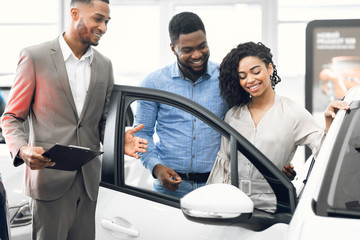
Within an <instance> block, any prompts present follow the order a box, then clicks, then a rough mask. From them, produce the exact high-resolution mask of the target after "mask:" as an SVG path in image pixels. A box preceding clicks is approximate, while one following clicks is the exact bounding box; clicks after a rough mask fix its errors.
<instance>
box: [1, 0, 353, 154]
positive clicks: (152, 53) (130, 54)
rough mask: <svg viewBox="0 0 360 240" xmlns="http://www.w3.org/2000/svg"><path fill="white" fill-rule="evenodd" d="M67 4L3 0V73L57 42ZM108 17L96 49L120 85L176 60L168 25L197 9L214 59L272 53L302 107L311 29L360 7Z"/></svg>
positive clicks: (158, 3) (234, 7) (141, 2)
mask: <svg viewBox="0 0 360 240" xmlns="http://www.w3.org/2000/svg"><path fill="white" fill-rule="evenodd" d="M69 5H70V0H32V1H29V0H12V1H6V0H1V8H0V16H1V17H0V32H1V33H2V34H1V38H0V53H1V55H2V56H5V57H2V58H0V75H7V74H13V73H14V72H15V70H16V65H17V61H18V56H19V52H20V50H21V49H22V48H24V47H26V46H29V45H33V44H37V43H41V42H43V41H48V40H51V39H54V38H56V37H57V36H59V35H60V34H61V33H62V32H63V31H64V30H65V29H66V27H67V23H68V20H69V9H70V8H69ZM110 11H111V12H110V15H111V21H110V22H109V25H108V32H107V33H106V34H105V35H104V37H103V38H102V40H101V41H100V44H99V46H97V47H96V48H97V49H98V50H99V51H100V52H102V53H103V54H104V55H106V56H107V57H109V58H110V59H111V60H112V62H113V67H114V73H115V81H116V83H118V84H126V85H134V86H136V85H138V84H139V83H140V81H141V80H142V79H143V78H144V77H145V76H146V75H147V74H148V73H150V72H152V71H154V70H155V69H158V68H160V67H162V66H165V65H167V64H170V63H172V62H173V61H175V56H174V55H173V54H172V53H171V51H170V46H169V44H170V41H169V36H168V30H167V26H168V22H169V20H170V19H171V17H172V16H173V15H174V14H175V13H178V12H181V11H192V12H195V13H197V14H198V15H199V16H200V17H201V18H202V19H203V21H204V24H205V28H206V31H207V38H208V44H209V46H210V50H211V56H210V59H211V60H212V61H215V62H218V63H220V62H221V61H222V58H223V57H224V56H225V55H226V54H227V53H228V52H229V51H230V49H231V48H233V47H234V46H236V45H237V44H239V43H240V42H245V41H254V42H258V41H261V42H263V43H265V44H266V45H267V46H269V47H270V48H271V49H272V52H273V54H274V60H275V64H276V65H277V69H278V73H279V75H280V76H281V78H282V81H281V83H279V84H278V85H277V87H276V91H277V92H278V93H279V94H281V95H284V96H287V97H290V98H292V99H293V100H295V101H297V102H298V103H299V104H301V105H303V106H305V98H306V94H305V66H306V61H305V57H306V46H305V45H306V44H305V43H306V40H305V39H306V36H305V33H306V26H307V24H308V23H309V22H311V21H313V20H319V19H356V18H359V15H360V2H359V0H342V1H339V0H221V1H219V0H110ZM320 124H322V122H321V121H320ZM300 152H301V150H300ZM303 156H304V155H303V154H302V153H300V158H301V159H303V158H304V157H303Z"/></svg>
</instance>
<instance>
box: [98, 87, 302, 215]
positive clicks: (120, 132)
mask: <svg viewBox="0 0 360 240" xmlns="http://www.w3.org/2000/svg"><path fill="white" fill-rule="evenodd" d="M139 100H141V101H143V100H146V101H151V102H154V103H159V104H164V107H170V106H171V107H172V108H174V107H175V108H176V110H174V111H179V112H184V115H187V116H190V117H193V118H194V119H198V120H200V121H203V122H205V123H206V124H207V125H208V127H209V128H213V129H214V130H215V132H217V133H218V134H220V135H222V136H224V137H225V138H227V139H229V140H230V147H229V148H230V161H231V169H233V170H232V171H231V179H232V182H231V184H232V185H234V186H236V187H239V183H238V181H237V179H238V171H235V169H238V161H237V157H238V154H237V153H238V152H237V151H240V152H241V154H243V155H244V156H245V157H246V158H247V159H249V161H250V162H251V163H252V164H253V165H254V166H255V167H256V168H257V169H258V170H259V172H260V173H261V174H262V175H263V177H264V179H266V180H267V182H268V183H269V184H270V185H271V187H272V189H273V190H274V192H275V195H276V198H277V202H276V204H277V213H293V212H294V211H295V207H296V204H297V200H296V191H295V187H294V186H293V185H292V183H291V182H290V180H289V179H288V178H287V177H286V176H285V175H284V174H283V173H282V172H281V171H280V170H279V169H278V168H277V167H276V166H275V165H274V164H273V163H272V162H271V161H270V160H269V159H267V158H266V156H264V155H263V154H262V153H261V152H260V151H259V150H258V149H256V148H255V147H254V146H253V145H252V144H251V143H250V142H249V141H247V140H246V139H245V138H244V137H242V136H241V134H239V133H238V132H237V131H236V130H235V129H233V128H232V127H230V126H229V125H228V124H226V123H225V122H224V121H223V120H222V119H220V118H218V117H217V116H215V115H214V114H212V113H211V112H210V111H208V110H207V109H205V108H204V107H202V106H200V105H199V104H197V103H194V102H193V101H191V100H189V99H187V98H184V97H182V96H179V95H176V94H172V93H169V92H165V91H161V90H156V89H147V88H140V87H131V86H120V85H115V86H114V90H113V94H112V99H111V102H110V107H109V113H108V118H107V123H106V128H105V137H104V145H103V151H104V154H103V163H102V182H101V185H102V186H103V187H107V188H111V189H113V190H116V191H121V192H124V193H128V194H132V195H135V196H138V197H142V198H146V199H150V200H153V201H157V202H161V203H165V204H168V205H172V206H175V207H179V199H177V198H174V197H172V196H167V195H164V194H159V193H157V192H154V191H153V190H152V183H151V182H152V181H153V179H152V176H151V174H150V172H149V171H148V170H147V169H145V168H144V167H143V166H142V164H141V163H140V160H137V159H132V158H129V157H128V156H126V155H124V133H125V130H126V129H127V128H128V126H126V124H125V122H126V118H127V115H128V114H127V112H128V111H129V108H132V110H133V112H136V111H135V110H134V108H135V107H136V101H139ZM179 127H180V128H181V127H182V126H181V122H179ZM209 146H211V144H209ZM216 147H217V148H216V149H215V152H216V151H217V149H218V146H216ZM144 176H145V177H144ZM143 177H144V179H142V178H143ZM286 218H287V217H286ZM287 219H288V218H287Z"/></svg>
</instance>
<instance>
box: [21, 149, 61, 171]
mask: <svg viewBox="0 0 360 240" xmlns="http://www.w3.org/2000/svg"><path fill="white" fill-rule="evenodd" d="M44 152H45V151H44V149H43V148H42V147H28V146H22V147H21V148H20V151H19V156H20V157H21V158H22V160H23V161H24V162H25V164H26V165H28V166H29V167H30V168H31V169H32V170H39V169H43V168H45V167H53V166H54V165H55V162H51V159H50V158H48V157H44V156H43V155H42V154H43V153H44Z"/></svg>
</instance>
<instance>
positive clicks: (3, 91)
mask: <svg viewBox="0 0 360 240" xmlns="http://www.w3.org/2000/svg"><path fill="white" fill-rule="evenodd" d="M9 91H10V87H9V88H0V117H1V116H2V114H3V113H4V110H5V106H6V100H7V98H8V95H9ZM0 143H5V139H4V137H3V135H2V130H1V128H0Z"/></svg>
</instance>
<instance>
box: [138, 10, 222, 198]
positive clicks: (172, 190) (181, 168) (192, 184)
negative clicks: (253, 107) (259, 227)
mask: <svg viewBox="0 0 360 240" xmlns="http://www.w3.org/2000/svg"><path fill="white" fill-rule="evenodd" d="M169 34H170V40H171V43H170V47H171V50H172V52H173V53H174V54H175V56H176V58H177V61H176V62H175V63H173V64H171V65H168V66H166V67H164V68H162V69H159V70H157V71H155V72H153V73H151V74H150V75H148V76H147V77H146V78H145V80H144V81H143V82H142V87H147V88H155V89H161V90H165V91H169V92H172V93H176V94H179V95H181V96H184V97H187V98H189V99H191V100H193V101H195V102H197V103H199V104H201V105H202V106H204V107H206V108H207V109H209V110H210V111H211V112H213V113H214V114H216V115H217V116H219V117H220V118H224V116H225V113H226V112H227V110H228V105H227V104H226V102H225V101H224V100H223V98H222V97H221V96H220V90H219V79H218V77H219V71H218V64H215V63H213V62H211V61H209V60H208V59H209V55H210V52H209V47H208V45H207V40H206V32H205V27H204V24H203V22H202V20H201V19H200V18H199V17H198V16H197V15H196V14H194V13H191V12H182V13H179V14H177V15H175V16H174V17H173V18H172V19H171V21H170V23H169ZM138 123H143V124H144V128H143V129H142V131H141V132H138V133H137V136H141V137H142V138H146V139H147V140H148V141H149V144H148V150H147V153H145V154H142V156H141V161H142V164H143V165H144V166H145V167H146V168H147V169H149V170H150V172H151V173H152V174H153V176H154V177H155V178H156V180H155V181H154V185H153V187H154V189H155V190H156V191H158V192H161V193H165V194H169V195H172V196H175V197H183V196H184V195H185V194H186V193H188V192H190V191H192V190H194V189H196V188H198V187H200V186H203V185H205V183H206V180H207V178H208V176H209V173H210V171H211V169H212V166H213V163H214V160H215V158H216V154H217V152H218V150H219V146H220V134H219V133H218V132H216V131H215V130H213V129H212V128H211V127H209V126H207V125H206V124H205V123H203V122H202V121H201V120H199V119H197V118H195V117H194V116H192V115H191V114H188V113H186V112H184V111H181V110H179V109H177V108H174V107H171V106H169V105H166V104H160V103H156V102H149V101H138V105H137V111H136V117H135V125H137V124H138ZM155 131H156V134H157V136H158V138H159V141H158V142H156V143H155V142H154V141H153V135H154V132H155Z"/></svg>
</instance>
